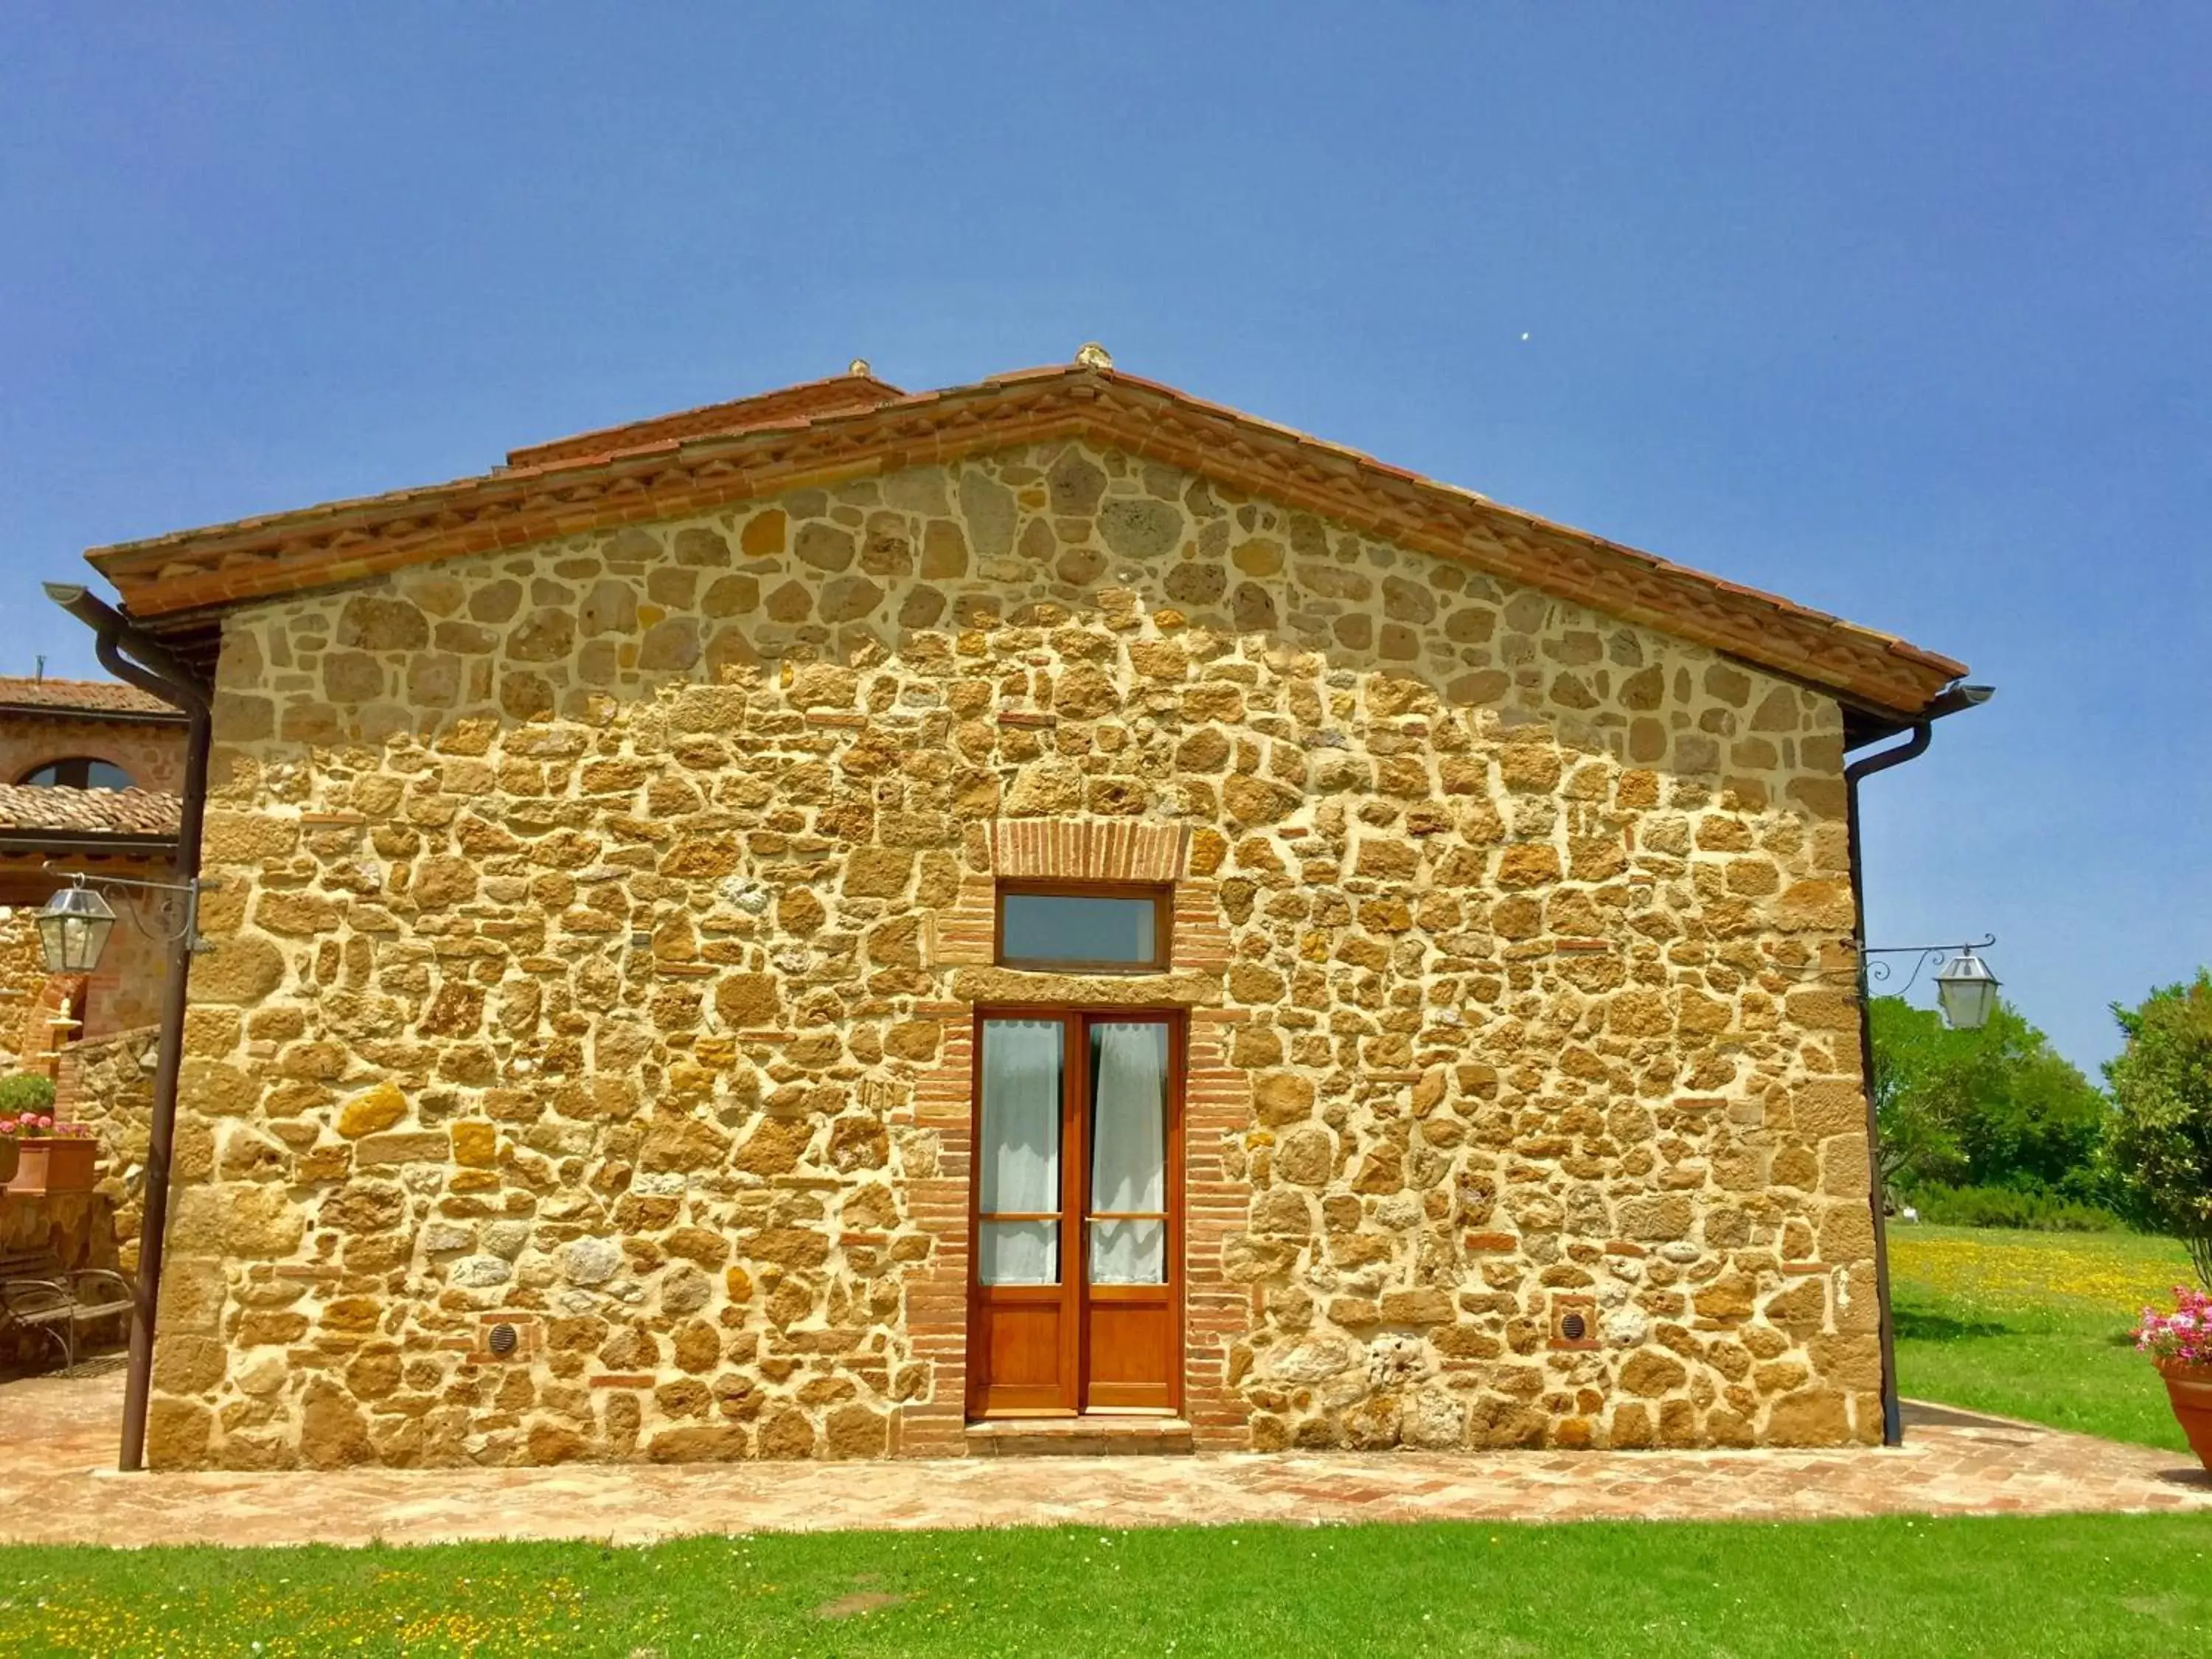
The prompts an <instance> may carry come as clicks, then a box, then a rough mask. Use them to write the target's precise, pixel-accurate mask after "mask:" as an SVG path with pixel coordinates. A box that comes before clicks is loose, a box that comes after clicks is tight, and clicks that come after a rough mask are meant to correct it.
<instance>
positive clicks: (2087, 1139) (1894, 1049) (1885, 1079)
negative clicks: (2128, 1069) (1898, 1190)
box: [1869, 997, 2112, 1200]
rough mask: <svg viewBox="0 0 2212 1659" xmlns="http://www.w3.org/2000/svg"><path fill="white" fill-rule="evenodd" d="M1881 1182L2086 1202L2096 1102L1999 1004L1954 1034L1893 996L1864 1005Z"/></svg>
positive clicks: (2101, 1126)
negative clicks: (1982, 1020) (1972, 1027)
mask: <svg viewBox="0 0 2212 1659" xmlns="http://www.w3.org/2000/svg"><path fill="white" fill-rule="evenodd" d="M1869 1012H1870V1013H1871V1015H1872V1034H1873V1038H1874V1097H1875V1119H1876V1121H1877V1122H1878V1124H1879V1125H1880V1127H1881V1140H1882V1157H1881V1166H1882V1178H1883V1179H1884V1180H1885V1181H1887V1182H1896V1183H1899V1184H1900V1185H1902V1186H1905V1187H1911V1186H1914V1185H1917V1184H1920V1183H1923V1182H1949V1183H1953V1184H1956V1185H1961V1186H1972V1187H2008V1188H2014V1189H2015V1190H2019V1191H2023V1192H2042V1193H2051V1194H2058V1195H2061V1196H2064V1197H2068V1198H2073V1199H2079V1200H2094V1199H2095V1198H2097V1197H2098V1196H2099V1194H2098V1190H2097V1182H2098V1165H2097V1152H2098V1148H2099V1146H2100V1144H2101V1142H2102V1141H2103V1139H2104V1137H2105V1133H2106V1127H2107V1126H2108V1124H2109V1123H2110V1121H2111V1117H2112V1110H2111V1108H2110V1106H2109V1105H2108V1103H2106V1100H2105V1097H2103V1096H2102V1095H2101V1094H2100V1093H2099V1092H2098V1091H2097V1090H2096V1089H2095V1087H2094V1086H2093V1085H2091V1084H2090V1082H2089V1080H2088V1079H2087V1078H2085V1077H2083V1076H2082V1075H2081V1073H2080V1072H2079V1071H2078V1070H2076V1069H2075V1067H2074V1066H2073V1065H2072V1064H2071V1063H2069V1061H2068V1060H2066V1059H2065V1057H2064V1056H2063V1055H2062V1054H2058V1053H2057V1051H2056V1050H2055V1049H2053V1048H2051V1040H2050V1039H2049V1038H2048V1037H2046V1036H2045V1035H2044V1034H2043V1033H2042V1032H2041V1031H2039V1030H2037V1029H2036V1028H2035V1027H2034V1026H2033V1025H2031V1024H2028V1023H2027V1020H2026V1019H2024V1018H2021V1012H2020V1011H2019V1010H2018V1009H2017V1008H2015V1007H2013V1006H2011V1005H2010V1004H2008V1003H2000V1004H1998V1006H1997V1007H1996V1011H1995V1012H1992V1013H1991V1014H1990V1018H1989V1022H1988V1024H1985V1025H1984V1026H1983V1027H1982V1029H1981V1030H1978V1031H1954V1030H1950V1029H1949V1028H1948V1027H1947V1026H1946V1025H1945V1024H1943V1019H1942V1015H1940V1014H1938V1013H1936V1012H1935V1011H1934V1010H1932V1009H1926V1008H1915V1007H1914V1006H1911V1004H1910V1003H1908V1002H1906V1001H1905V1000H1904V999H1903V998H1901V997H1876V998H1875V999H1874V1000H1873V1001H1872V1003H1871V1004H1870V1005H1869Z"/></svg>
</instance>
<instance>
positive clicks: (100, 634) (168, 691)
mask: <svg viewBox="0 0 2212 1659" xmlns="http://www.w3.org/2000/svg"><path fill="white" fill-rule="evenodd" d="M46 597H47V598H48V599H52V600H53V602H54V603H55V604H56V605H59V606H61V608H62V609H63V610H64V611H68V612H69V613H70V616H72V617H76V619H77V620H78V621H79V622H81V623H84V624H85V626H86V627H88V628H89V629H92V630H93V633H94V641H95V644H94V648H95V649H96V650H97V652H98V653H99V656H100V662H101V664H102V665H104V666H105V667H106V669H107V671H108V672H110V673H112V674H113V675H114V676H115V677H116V678H118V679H119V680H122V681H124V682H125V683H126V684H131V685H135V686H137V688H138V689H139V690H142V691H145V692H149V693H150V694H151V695H153V696H157V697H160V698H161V699H162V700H163V701H165V702H172V703H174V704H176V705H177V706H178V707H179V708H182V709H183V710H184V711H185V714H186V715H187V716H188V717H189V720H190V724H189V728H188V730H187V733H186V740H185V791H184V799H183V801H182V803H181V810H180V811H179V818H178V823H177V861H176V876H177V879H178V880H179V881H180V882H190V881H191V880H193V879H195V878H197V876H198V874H199V868H200V827H201V824H202V822H203V821H204V818H205V817H206V814H207V780H208V750H209V746H210V738H211V736H212V724H213V722H212V719H211V714H212V704H211V702H210V691H211V688H210V687H209V685H208V684H206V682H204V680H202V679H200V678H198V676H197V675H195V674H194V673H193V672H192V671H191V669H189V668H188V667H186V666H185V665H184V664H183V663H181V662H179V660H178V659H176V658H175V657H173V656H172V655H171V654H170V653H168V652H167V650H166V649H164V648H163V647H162V646H161V644H160V643H159V642H158V641H155V640H152V639H150V638H149V637H148V636H147V635H144V634H143V633H141V632H140V631H139V630H138V629H137V627H136V626H134V625H133V624H132V623H131V619H130V618H129V617H125V615H124V614H123V613H122V612H121V611H118V610H116V609H115V607H114V606H112V605H108V604H106V602H105V601H103V600H101V599H97V598H95V597H94V596H93V595H92V594H91V593H90V592H87V591H86V590H85V589H84V588H82V587H78V586H71V585H69V584H65V583H61V582H49V583H47V584H46ZM125 651H128V652H129V653H131V655H130V656H129V657H126V656H125V655H124V654H123V653H125ZM132 658H136V659H137V660H136V661H133V660H132ZM190 914H191V913H190V911H189V910H188V911H187V916H188V917H189V915H190ZM194 931H195V930H194V929H193V927H191V923H190V921H189V920H188V921H187V923H186V925H185V927H183V928H181V929H180V930H179V933H178V936H177V938H176V939H173V940H172V941H171V943H170V945H169V960H168V970H167V974H166V975H164V977H163V979H162V981H161V1036H160V1041H159V1044H158V1046H157V1047H156V1048H155V1060H154V1109H153V1119H152V1122H151V1124H150V1125H149V1133H148V1136H147V1146H146V1176H145V1183H144V1189H143V1196H142V1206H143V1207H142V1217H141V1220H140V1224H139V1229H138V1272H137V1275H136V1281H135V1284H134V1286H133V1293H132V1297H131V1358H130V1367H129V1370H128V1371H127V1372H126V1374H125V1385H124V1395H123V1444H122V1449H121V1451H120V1453H119V1455H118V1457H117V1460H116V1467H117V1468H120V1469H122V1470H124V1471H125V1473H129V1472H131V1471H134V1470H137V1469H140V1468H143V1467H144V1466H145V1461H146V1412H147V1406H148V1403H149V1399H150V1396H151V1394H152V1387H153V1380H154V1322H155V1314H156V1312H157V1311H158V1310H159V1309H160V1306H161V1257H162V1253H163V1247H164V1245H165V1244H166V1243H167V1233H168V1224H169V1168H170V1164H171V1159H172V1155H173V1152H174V1149H175V1146H176V1138H177V1076H178V1073H179V1070H180V1069H181V1068H182V1066H183V1062H184V1046H185V994H186V990H187V986H188V981H189V980H190V977H191V965H192V949H191V947H192V936H193V933H194Z"/></svg>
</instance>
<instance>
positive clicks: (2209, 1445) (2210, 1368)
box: [2158, 1359, 2212, 1469]
mask: <svg viewBox="0 0 2212 1659" xmlns="http://www.w3.org/2000/svg"><path fill="white" fill-rule="evenodd" d="M2158 1374H2159V1375H2160V1376H2162V1377H2164V1378H2165V1379H2166V1398H2167V1399H2168V1400H2170V1401H2172V1402H2173V1417H2174V1420H2175V1421H2176V1422H2178V1423H2179V1424H2180V1425H2181V1431H2182V1433H2184V1434H2185V1435H2187V1436H2188V1437H2189V1449H2190V1450H2191V1451H2193V1452H2195V1453H2196V1454H2197V1462H2200V1463H2202V1464H2203V1465H2204V1467H2205V1468H2207V1469H2212V1365H2188V1364H2183V1363H2182V1362H2181V1361H2180V1360H2179V1359H2161V1360H2160V1361H2159V1362H2158Z"/></svg>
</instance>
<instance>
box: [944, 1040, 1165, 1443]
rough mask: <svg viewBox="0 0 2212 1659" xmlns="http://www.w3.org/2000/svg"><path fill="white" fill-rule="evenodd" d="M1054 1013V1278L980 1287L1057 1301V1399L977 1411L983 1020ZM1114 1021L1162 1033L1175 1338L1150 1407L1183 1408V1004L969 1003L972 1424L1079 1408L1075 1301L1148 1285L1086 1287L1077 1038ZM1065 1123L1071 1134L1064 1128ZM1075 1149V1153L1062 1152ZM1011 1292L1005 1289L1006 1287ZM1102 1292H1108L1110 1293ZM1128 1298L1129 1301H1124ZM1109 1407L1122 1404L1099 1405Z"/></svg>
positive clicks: (1084, 1152) (1084, 1091)
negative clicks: (1162, 1387) (1161, 1393)
mask: <svg viewBox="0 0 2212 1659" xmlns="http://www.w3.org/2000/svg"><path fill="white" fill-rule="evenodd" d="M1045 1018H1059V1019H1060V1020H1061V1021H1062V1022H1063V1024H1064V1026H1065V1028H1066V1030H1067V1033H1068V1035H1067V1036H1066V1037H1064V1038H1063V1039H1062V1048H1061V1054H1062V1056H1063V1060H1062V1066H1063V1069H1062V1073H1061V1079H1060V1261H1061V1264H1062V1265H1061V1270H1060V1283H1059V1284H1058V1285H1006V1286H1003V1287H997V1286H994V1287H990V1288H991V1290H992V1293H993V1294H994V1295H996V1296H1004V1297H1006V1299H1007V1300H1009V1301H1012V1302H1021V1301H1039V1302H1042V1301H1047V1300H1050V1299H1053V1298H1052V1297H1048V1296H1045V1295H1042V1294H1039V1295H1034V1296H1029V1295H1024V1294H1022V1293H1023V1292H1025V1291H1036V1292H1044V1291H1051V1292H1054V1293H1055V1294H1056V1296H1057V1298H1058V1300H1059V1302H1060V1310H1061V1316H1060V1325H1061V1329H1060V1375H1061V1377H1062V1379H1063V1383H1062V1388H1061V1399H1060V1404H1059V1405H1058V1406H1055V1407H1035V1408H1031V1407H999V1408H998V1409H996V1410H993V1411H986V1410H985V1409H983V1406H982V1389H983V1386H984V1383H985V1378H984V1376H983V1375H982V1371H983V1367H982V1366H981V1364H978V1362H977V1358H976V1354H975V1335H976V1332H977V1329H978V1328H979V1321H978V1318H977V1313H978V1309H979V1307H980V1305H981V1300H982V1296H983V1292H984V1291H985V1289H986V1288H987V1287H986V1286H985V1285H984V1284H983V1282H982V1273H981V1267H982V1240H983V1234H982V1219H981V1217H982V1194H983V1182H982V1159H983V1158H984V1156H985V1146H984V1141H983V1073H984V1064H983V1024H984V1022H985V1021H986V1020H989V1019H1045ZM1117 1020H1118V1021H1121V1022H1122V1023H1125V1024H1140V1023H1141V1024H1162V1025H1165V1026H1166V1027H1167V1032H1168V1087H1167V1101H1166V1112H1167V1122H1166V1124H1165V1125H1164V1129H1163V1139H1164V1150H1165V1152H1166V1156H1167V1170H1166V1172H1165V1173H1166V1181H1165V1183H1164V1185H1165V1188H1166V1206H1167V1240H1166V1243H1165V1245H1164V1249H1165V1251H1166V1259H1167V1269H1168V1282H1167V1285H1166V1290H1167V1301H1168V1316H1169V1322H1170V1329H1171V1330H1172V1332H1173V1335H1174V1341H1175V1359H1174V1363H1173V1364H1172V1365H1171V1366H1170V1369H1169V1375H1168V1404H1167V1406H1166V1407H1164V1409H1163V1411H1162V1412H1161V1413H1159V1414H1161V1415H1166V1416H1174V1415H1176V1413H1180V1412H1181V1411H1182V1408H1183V1386H1184V1373H1185V1371H1186V1370H1188V1365H1189V1350H1188V1346H1187V1345H1188V1340H1189V1334H1188V1328H1187V1320H1188V1310H1187V1294H1186V1291H1185V1289H1184V1281H1185V1279H1186V1277H1187V1275H1186V1273H1185V1272H1184V1263H1183V1251H1184V1248H1185V1237H1186V1234H1187V1231H1188V1228H1187V1225H1186V1216H1185V1206H1184V1191H1183V1188H1184V1176H1183V1166H1184V1164H1185V1162H1186V1159H1185V1156H1184V1152H1185V1149H1184V1146H1183V1133H1184V1131H1183V1125H1184V1121H1185V1102H1184V1094H1185V1091H1186V1087H1187V1084H1186V1076H1185V1074H1186V1073H1187V1072H1188V1068H1189V1050H1190V1011H1189V1010H1188V1009H1187V1008H1176V1007H1141V1008H1123V1007H1115V1006H1110V1005H1099V1004H1093V1003H1068V1002H1033V1003H1004V1002H994V1003H988V1004H984V1003H978V1004H976V1005H975V1007H974V1010H973V1013H972V1023H971V1040H972V1047H971V1048H969V1053H970V1054H973V1055H974V1056H975V1063H974V1066H973V1076H972V1079H971V1084H970V1087H969V1134H970V1137H971V1138H970V1139H969V1146H971V1147H972V1148H973V1149H974V1151H973V1152H971V1154H970V1156H969V1175H968V1240H969V1247H968V1288H967V1297H966V1304H965V1305H966V1310H967V1329H966V1334H965V1344H966V1349H967V1353H968V1365H967V1383H968V1386H967V1399H966V1401H965V1411H966V1415H967V1418H968V1420H969V1421H970V1422H978V1421H981V1420H984V1419H1005V1418H1018V1417H1074V1416H1078V1415H1079V1414H1081V1413H1082V1412H1083V1410H1084V1408H1085V1403H1086V1402H1085V1400H1084V1395H1083V1390H1084V1384H1085V1377H1086V1376H1087V1375H1088V1373H1089V1370H1090V1364H1089V1358H1090V1356H1089V1348H1088V1344H1089V1340H1090V1330H1089V1325H1088V1322H1087V1321H1086V1320H1085V1318H1084V1315H1083V1304H1084V1300H1085V1296H1086V1294H1087V1295H1090V1296H1093V1297H1096V1296H1097V1295H1098V1293H1099V1291H1108V1292H1111V1291H1115V1290H1121V1289H1127V1290H1130V1291H1145V1290H1149V1289H1150V1288H1151V1287H1150V1286H1139V1285H1131V1286H1126V1287H1125V1286H1118V1285H1100V1286H1095V1287H1094V1286H1091V1285H1090V1282H1089V1281H1090V1268H1091V1256H1090V1249H1089V1243H1090V1241H1089V1239H1088V1237H1086V1234H1085V1220H1086V1218H1087V1213H1088V1208H1089V1206H1088V1201H1087V1188H1089V1186H1090V1182H1091V1145H1090V1140H1091V1137H1090V1128H1089V1124H1090V1103H1091V1102H1090V1095H1091V1066H1090V1045H1089V1044H1088V1043H1087V1042H1082V1041H1079V1038H1080V1037H1081V1036H1082V1035H1083V1034H1084V1033H1085V1032H1087V1030H1089V1027H1090V1025H1091V1024H1092V1023H1093V1022H1096V1021H1108V1022H1111V1021H1117ZM1071 1127H1073V1128H1074V1130H1075V1133H1074V1134H1073V1135H1071V1134H1070V1133H1069V1130H1070V1128H1071ZM1078 1150H1079V1151H1080V1153H1081V1156H1080V1157H1076V1156H1073V1155H1072V1154H1073V1152H1076V1151H1078ZM1010 1293H1011V1294H1010ZM1104 1299H1106V1300H1109V1301H1111V1300H1113V1299H1115V1298H1114V1297H1112V1296H1111V1295H1110V1294H1109V1295H1108V1296H1107V1297H1105V1298H1104ZM1131 1299H1135V1298H1131ZM1109 1409H1112V1410H1115V1411H1117V1412H1125V1411H1128V1410H1129V1409H1130V1408H1127V1407H1114V1408H1109Z"/></svg>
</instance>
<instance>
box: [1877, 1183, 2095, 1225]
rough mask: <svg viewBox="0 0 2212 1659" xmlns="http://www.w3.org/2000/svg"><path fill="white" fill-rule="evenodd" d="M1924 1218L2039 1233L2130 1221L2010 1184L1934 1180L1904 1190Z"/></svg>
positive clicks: (1904, 1198) (1907, 1200)
mask: <svg viewBox="0 0 2212 1659" xmlns="http://www.w3.org/2000/svg"><path fill="white" fill-rule="evenodd" d="M1899 1201H1900V1202H1902V1203H1905V1204H1910V1205H1911V1206H1912V1207H1913V1208H1914V1209H1916V1210H1917V1211H1918V1212H1920V1218H1921V1219H1922V1220H1923V1221H1927V1222H1932V1223H1936V1224H1937V1225H1942V1226H1946V1227H2019V1228H2022V1229H2025V1230H2026V1231H2029V1232H2039V1233H2108V1232H2117V1231H2120V1230H2121V1229H2122V1228H2123V1227H2124V1226H2125V1225H2127V1224H2126V1223H2125V1222H2124V1221H2122V1220H2121V1219H2120V1218H2119V1217H2118V1216H2116V1215H2114V1214H2113V1213H2112V1212H2111V1211H2110V1210H2105V1209H2100V1208H2098V1207H2097V1206H2095V1205H2093V1204H2081V1203H2076V1202H2075V1201H2074V1200H2070V1199H2065V1198H2055V1197H2053V1196H2052V1195H2051V1194H2048V1193H2023V1192H2015V1191H2014V1190H2012V1189H2011V1188H2008V1187H1946V1186H1942V1185H1941V1184H1938V1183H1934V1182H1931V1183H1929V1185H1927V1186H1924V1187H1916V1188H1913V1190H1912V1191H1911V1193H1909V1194H1899Z"/></svg>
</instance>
